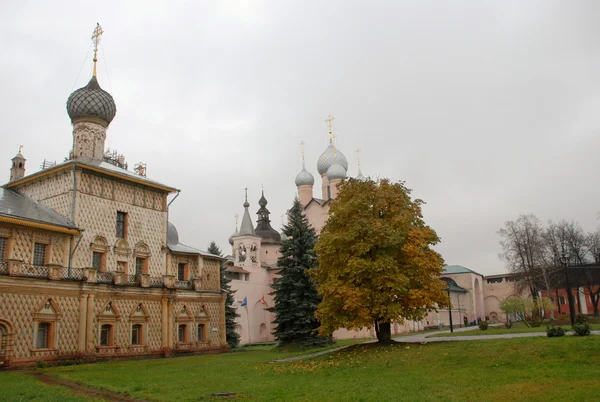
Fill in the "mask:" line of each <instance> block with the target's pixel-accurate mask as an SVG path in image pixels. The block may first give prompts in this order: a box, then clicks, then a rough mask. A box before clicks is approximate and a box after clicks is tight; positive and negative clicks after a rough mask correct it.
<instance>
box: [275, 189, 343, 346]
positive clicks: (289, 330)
mask: <svg viewBox="0 0 600 402" xmlns="http://www.w3.org/2000/svg"><path fill="white" fill-rule="evenodd" d="M283 233H284V234H285V236H287V239H285V240H283V241H282V242H281V249H280V253H281V257H279V259H278V260H277V266H278V267H279V268H281V272H280V275H281V276H280V277H278V278H276V279H275V281H274V283H273V289H274V290H273V292H272V293H271V295H273V298H274V302H275V305H274V307H272V308H270V309H269V311H272V312H274V313H275V317H276V318H275V321H273V322H274V323H275V324H277V328H276V329H275V337H276V338H277V340H279V341H280V342H281V343H282V344H297V345H304V346H309V345H322V344H326V343H331V341H332V339H331V337H330V336H319V335H318V333H317V332H316V329H317V328H319V325H320V323H319V321H318V320H317V319H316V318H315V312H316V310H317V306H318V305H319V303H320V301H321V297H320V296H319V294H318V293H317V290H316V287H315V283H314V281H313V280H312V279H311V278H310V277H309V276H308V274H307V271H309V270H311V269H313V268H314V267H315V266H316V265H317V257H316V255H315V253H314V251H313V249H314V247H315V244H316V242H317V235H316V233H315V229H314V228H313V227H312V226H310V224H309V223H308V220H307V219H306V217H305V216H304V214H303V213H302V206H301V205H300V201H298V198H296V199H295V200H294V205H293V206H292V209H291V210H290V212H289V215H288V224H287V225H285V226H284V227H283Z"/></svg>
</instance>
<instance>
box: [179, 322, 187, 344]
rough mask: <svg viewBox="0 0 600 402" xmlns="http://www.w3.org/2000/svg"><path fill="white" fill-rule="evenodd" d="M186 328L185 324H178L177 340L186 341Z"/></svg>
mask: <svg viewBox="0 0 600 402" xmlns="http://www.w3.org/2000/svg"><path fill="white" fill-rule="evenodd" d="M187 332H188V330H187V325H186V324H179V326H178V327H177V342H179V343H188V333H187Z"/></svg>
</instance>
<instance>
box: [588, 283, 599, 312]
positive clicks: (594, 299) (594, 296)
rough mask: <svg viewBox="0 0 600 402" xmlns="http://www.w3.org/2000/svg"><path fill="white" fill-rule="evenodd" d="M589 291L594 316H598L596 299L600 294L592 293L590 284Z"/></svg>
mask: <svg viewBox="0 0 600 402" xmlns="http://www.w3.org/2000/svg"><path fill="white" fill-rule="evenodd" d="M588 290H589V291H590V300H591V301H592V307H594V317H596V318H598V299H600V294H594V292H593V291H592V288H591V286H590V287H589V288H588Z"/></svg>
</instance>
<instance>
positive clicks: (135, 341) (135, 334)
mask: <svg viewBox="0 0 600 402" xmlns="http://www.w3.org/2000/svg"><path fill="white" fill-rule="evenodd" d="M142 329H143V327H142V324H133V325H132V326H131V344H132V345H142V344H143V341H142V338H143V332H142Z"/></svg>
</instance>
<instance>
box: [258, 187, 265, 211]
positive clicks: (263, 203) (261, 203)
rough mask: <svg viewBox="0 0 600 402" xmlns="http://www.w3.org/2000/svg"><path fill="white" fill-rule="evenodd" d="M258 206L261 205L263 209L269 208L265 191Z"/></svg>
mask: <svg viewBox="0 0 600 402" xmlns="http://www.w3.org/2000/svg"><path fill="white" fill-rule="evenodd" d="M258 205H260V206H261V207H263V208H264V207H266V206H267V199H266V198H265V192H264V191H263V193H262V195H261V196H260V200H258Z"/></svg>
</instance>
